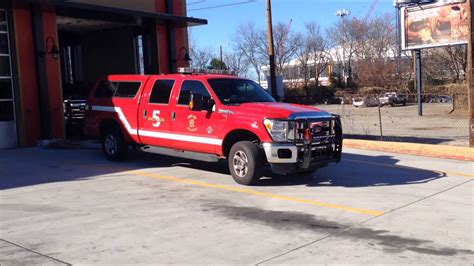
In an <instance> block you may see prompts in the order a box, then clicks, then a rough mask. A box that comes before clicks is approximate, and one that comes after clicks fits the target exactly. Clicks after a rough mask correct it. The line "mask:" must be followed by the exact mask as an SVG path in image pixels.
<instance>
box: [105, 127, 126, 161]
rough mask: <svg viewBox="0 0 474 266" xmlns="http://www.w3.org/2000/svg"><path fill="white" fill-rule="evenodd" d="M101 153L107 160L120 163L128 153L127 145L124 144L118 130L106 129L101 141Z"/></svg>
mask: <svg viewBox="0 0 474 266" xmlns="http://www.w3.org/2000/svg"><path fill="white" fill-rule="evenodd" d="M102 151H103V152H104V155H105V157H106V158H107V160H110V161H122V160H124V159H125V157H126V155H127V152H128V144H127V143H126V142H125V140H124V138H123V135H122V132H121V130H120V129H119V128H110V129H108V130H107V131H106V132H105V134H104V136H103V139H102Z"/></svg>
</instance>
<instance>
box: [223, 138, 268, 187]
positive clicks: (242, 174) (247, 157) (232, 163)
mask: <svg viewBox="0 0 474 266" xmlns="http://www.w3.org/2000/svg"><path fill="white" fill-rule="evenodd" d="M228 160H229V170H230V173H231V174H232V177H233V178H234V180H235V182H237V183H239V184H241V185H247V186H248V185H253V184H255V183H257V181H258V180H259V179H260V177H261V175H262V168H263V160H262V159H261V153H260V151H259V150H258V148H257V146H256V145H255V144H254V143H252V142H250V141H240V142H237V143H235V144H234V146H232V148H231V149H230V153H229V158H228Z"/></svg>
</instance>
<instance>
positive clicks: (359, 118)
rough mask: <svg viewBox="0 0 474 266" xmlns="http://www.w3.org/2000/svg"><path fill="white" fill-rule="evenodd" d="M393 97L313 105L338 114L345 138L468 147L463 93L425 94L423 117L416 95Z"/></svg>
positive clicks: (370, 97)
mask: <svg viewBox="0 0 474 266" xmlns="http://www.w3.org/2000/svg"><path fill="white" fill-rule="evenodd" d="M397 97H398V99H399V101H398V102H396V103H395V102H391V103H387V98H386V97H385V98H384V97H383V96H379V95H369V96H364V97H357V96H350V97H349V96H348V97H344V100H343V101H342V98H339V100H338V101H336V102H339V104H330V101H326V102H327V104H316V105H313V106H316V107H318V108H320V109H323V110H325V111H328V112H330V113H334V114H338V115H340V116H341V119H342V123H343V130H344V134H345V135H346V137H349V138H360V139H371V140H385V141H400V142H414V143H426V144H443V145H455V146H468V142H469V140H468V136H469V120H468V112H467V108H468V107H467V95H464V94H457V95H435V94H425V95H423V96H422V101H423V116H418V105H417V95H416V94H412V95H398V96H397ZM293 100H294V101H295V102H299V103H304V100H302V99H293ZM286 101H287V102H291V101H292V99H286ZM332 102H334V100H332Z"/></svg>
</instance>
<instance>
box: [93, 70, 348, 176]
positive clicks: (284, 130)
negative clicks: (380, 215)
mask: <svg viewBox="0 0 474 266" xmlns="http://www.w3.org/2000/svg"><path fill="white" fill-rule="evenodd" d="M179 72H180V73H178V74H169V75H110V76H108V77H107V78H106V79H103V80H100V81H99V82H98V83H97V85H96V86H95V88H93V89H92V90H91V93H90V95H89V97H88V101H87V103H88V108H87V112H86V121H85V131H86V134H87V135H88V136H91V137H95V138H100V139H101V140H102V149H103V152H104V154H105V156H106V157H107V158H108V159H110V160H123V159H124V158H125V156H126V153H127V150H128V147H129V146H130V145H134V146H137V147H140V149H142V150H143V151H145V152H152V153H159V154H166V155H172V156H180V157H184V158H189V159H197V160H203V161H209V162H212V161H218V160H222V159H227V160H228V165H229V170H230V173H231V174H232V177H233V178H234V180H235V181H236V182H237V183H239V184H244V185H251V184H255V183H256V182H257V181H258V180H259V178H260V177H261V175H262V169H263V167H264V165H265V164H267V163H268V164H269V165H270V167H271V169H272V171H273V172H276V173H280V174H288V173H308V172H313V171H315V170H317V169H318V168H321V167H324V166H327V165H328V164H329V163H332V162H339V161H340V159H341V153H342V127H341V121H340V118H339V116H337V115H332V114H329V113H327V112H325V111H322V110H320V109H317V108H313V107H308V106H301V105H295V104H287V103H278V102H275V100H274V99H273V98H272V97H271V96H270V95H269V94H268V93H267V92H266V91H265V90H264V89H262V88H261V87H260V86H259V85H258V84H257V83H255V82H254V81H251V80H247V79H243V78H239V77H236V76H233V75H229V73H227V72H225V71H208V73H204V74H203V73H200V72H202V71H198V70H196V69H192V68H181V69H180V70H179ZM209 72H210V73H209Z"/></svg>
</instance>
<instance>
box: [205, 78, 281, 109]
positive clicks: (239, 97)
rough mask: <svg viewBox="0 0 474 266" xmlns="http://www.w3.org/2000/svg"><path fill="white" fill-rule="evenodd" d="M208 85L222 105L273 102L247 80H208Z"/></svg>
mask: <svg viewBox="0 0 474 266" xmlns="http://www.w3.org/2000/svg"><path fill="white" fill-rule="evenodd" d="M208 82H209V85H211V88H212V90H213V91H214V92H215V93H216V95H217V97H218V98H219V100H220V101H221V103H222V104H225V105H234V104H242V103H262V102H275V100H274V99H273V98H272V97H271V96H270V95H269V94H268V93H267V92H266V91H265V90H264V89H263V88H262V87H260V86H259V85H258V84H257V83H255V82H253V81H251V80H247V79H209V80H208Z"/></svg>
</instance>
